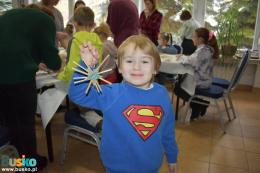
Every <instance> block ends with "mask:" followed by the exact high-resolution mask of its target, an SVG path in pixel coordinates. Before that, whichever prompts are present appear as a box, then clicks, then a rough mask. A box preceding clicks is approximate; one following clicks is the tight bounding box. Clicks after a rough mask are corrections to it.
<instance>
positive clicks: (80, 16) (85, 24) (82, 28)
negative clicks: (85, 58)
mask: <svg viewBox="0 0 260 173" xmlns="http://www.w3.org/2000/svg"><path fill="white" fill-rule="evenodd" d="M94 17H95V16H94V12H93V11H92V10H91V8H89V7H79V8H78V9H77V10H76V11H75V13H74V17H73V20H74V26H75V28H76V33H75V34H74V36H73V38H72V40H71V41H70V43H69V44H70V45H68V50H67V52H68V53H67V57H68V59H67V65H66V66H65V68H64V69H63V71H62V72H60V73H59V75H58V79H60V80H63V81H65V82H66V83H69V82H70V80H71V79H72V75H73V69H72V67H76V66H77V65H75V64H74V62H73V61H75V62H77V63H79V62H80V53H79V52H80V51H79V47H80V46H81V45H82V44H83V43H84V42H90V43H91V44H92V45H93V46H95V47H96V48H97V49H98V53H99V55H102V49H103V44H102V42H101V40H100V39H99V37H98V35H97V34H96V33H93V32H91V31H92V29H93V28H94V26H95V23H94Z"/></svg>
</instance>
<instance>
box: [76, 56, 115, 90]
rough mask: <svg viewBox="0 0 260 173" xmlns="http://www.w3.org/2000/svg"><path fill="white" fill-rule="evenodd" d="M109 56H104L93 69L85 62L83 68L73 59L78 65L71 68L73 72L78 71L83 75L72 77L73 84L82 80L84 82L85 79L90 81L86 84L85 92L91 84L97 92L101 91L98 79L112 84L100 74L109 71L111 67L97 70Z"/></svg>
mask: <svg viewBox="0 0 260 173" xmlns="http://www.w3.org/2000/svg"><path fill="white" fill-rule="evenodd" d="M108 58H109V55H108V56H106V58H105V59H104V60H103V61H102V62H101V63H100V64H99V65H98V67H97V68H95V69H92V68H91V67H90V66H89V65H88V64H87V63H85V62H84V61H83V62H84V63H85V64H86V66H87V68H84V67H82V66H81V65H80V64H78V63H77V62H75V61H74V63H75V64H76V65H77V66H78V67H79V68H72V69H73V70H74V71H75V72H77V73H80V74H82V75H84V76H81V77H74V78H73V80H74V84H79V83H82V82H86V81H90V82H89V84H88V86H87V89H86V92H85V93H86V94H87V93H88V92H89V90H90V87H91V85H93V86H95V87H96V89H97V91H98V92H99V93H101V92H102V90H101V87H100V85H99V83H98V80H102V81H103V82H105V83H107V84H110V85H111V84H112V83H111V82H109V81H107V80H106V79H104V78H103V77H102V76H101V74H103V73H106V72H109V71H111V70H112V69H107V70H104V71H99V70H100V68H101V66H102V65H103V64H104V62H105V61H107V59H108Z"/></svg>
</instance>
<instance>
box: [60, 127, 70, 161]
mask: <svg viewBox="0 0 260 173" xmlns="http://www.w3.org/2000/svg"><path fill="white" fill-rule="evenodd" d="M68 136H69V129H65V130H64V135H63V143H62V147H61V159H60V164H63V163H64V160H65V157H66V152H67V143H68Z"/></svg>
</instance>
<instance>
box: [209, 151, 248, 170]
mask: <svg viewBox="0 0 260 173" xmlns="http://www.w3.org/2000/svg"><path fill="white" fill-rule="evenodd" d="M210 163H215V164H220V165H226V166H230V167H235V168H242V169H248V163H247V158H246V153H245V152H244V151H240V150H232V149H228V148H224V147H214V148H213V149H212V153H211V157H210Z"/></svg>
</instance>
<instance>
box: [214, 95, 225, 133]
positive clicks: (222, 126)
mask: <svg viewBox="0 0 260 173" xmlns="http://www.w3.org/2000/svg"><path fill="white" fill-rule="evenodd" d="M214 102H215V105H216V108H217V112H218V113H219V121H220V126H221V129H222V130H223V132H224V134H225V133H226V128H225V122H224V119H223V113H222V112H221V110H220V107H219V104H218V102H217V100H214Z"/></svg>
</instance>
